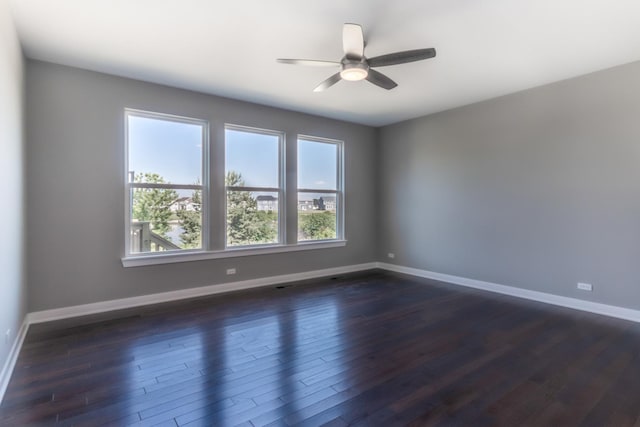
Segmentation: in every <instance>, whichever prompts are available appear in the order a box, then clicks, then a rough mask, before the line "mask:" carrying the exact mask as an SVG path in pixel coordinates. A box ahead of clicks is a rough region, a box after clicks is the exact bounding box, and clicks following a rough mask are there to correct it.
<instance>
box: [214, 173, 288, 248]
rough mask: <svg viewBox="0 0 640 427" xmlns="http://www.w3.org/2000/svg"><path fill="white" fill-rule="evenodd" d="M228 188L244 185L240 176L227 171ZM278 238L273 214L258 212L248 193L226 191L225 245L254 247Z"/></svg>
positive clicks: (275, 215)
mask: <svg viewBox="0 0 640 427" xmlns="http://www.w3.org/2000/svg"><path fill="white" fill-rule="evenodd" d="M225 184H226V185H227V186H228V187H234V186H238V187H242V186H244V185H245V182H244V179H242V175H241V174H239V173H238V172H234V171H229V172H228V173H227V176H226V177H225ZM277 238H278V219H277V214H276V213H275V212H267V211H259V210H258V202H257V201H256V199H254V198H253V197H252V196H251V193H250V192H249V191H233V190H229V191H227V245H229V246H237V245H255V244H260V243H272V242H275V241H276V240H277Z"/></svg>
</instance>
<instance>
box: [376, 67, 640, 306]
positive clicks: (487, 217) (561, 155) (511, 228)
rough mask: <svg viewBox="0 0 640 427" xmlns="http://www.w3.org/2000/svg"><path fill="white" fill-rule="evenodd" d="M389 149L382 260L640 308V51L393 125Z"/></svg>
mask: <svg viewBox="0 0 640 427" xmlns="http://www.w3.org/2000/svg"><path fill="white" fill-rule="evenodd" d="M479 84H481V82H479ZM379 151H380V152H379V159H380V160H379V161H380V163H379V167H380V169H381V177H380V180H379V182H380V184H381V186H382V194H381V204H380V210H381V212H380V228H381V236H380V240H379V254H378V257H379V259H380V260H384V261H387V262H394V263H396V264H400V265H404V266H410V267H415V268H419V269H425V270H430V271H434V272H439V273H446V274H453V275H457V276H462V277H467V278H473V279H478V280H485V281H490V282H494V283H499V284H504V285H510V286H516V287H520V288H525V289H532V290H537V291H543V292H549V293H553V294H557V295H563V296H569V297H576V298H583V299H587V300H593V301H598V302H602V303H607V304H614V305H618V306H623V307H631V308H635V309H640V63H633V64H629V65H626V66H621V67H617V68H614V69H610V70H606V71H602V72H598V73H594V74H591V75H587V76H583V77H580V78H576V79H572V80H567V81H563V82H559V83H555V84H552V85H548V86H544V87H539V88H535V89H531V90H528V91H525V92H520V93H517V94H513V95H509V96H505V97H501V98H498V99H494V100H490V101H486V102H482V103H479V104H475V105H470V106H466V107H462V108H458V109H455V110H451V111H446V112H443V113H439V114H435V115H431V116H428V117H423V118H419V119H415V120H411V121H407V122H403V123H399V124H395V125H391V126H388V127H385V128H382V129H381V131H380V140H379ZM388 252H395V254H396V258H395V260H390V259H387V253H388ZM578 281H583V282H588V283H592V284H593V285H594V291H593V293H588V292H584V291H578V290H576V282H578Z"/></svg>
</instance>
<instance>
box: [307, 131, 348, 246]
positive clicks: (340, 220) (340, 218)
mask: <svg viewBox="0 0 640 427" xmlns="http://www.w3.org/2000/svg"><path fill="white" fill-rule="evenodd" d="M301 139H302V140H305V141H310V142H320V143H324V144H333V145H336V146H337V147H338V150H337V154H336V156H337V158H336V162H337V165H336V166H337V167H336V175H337V176H336V189H335V190H327V189H309V188H298V189H297V191H296V199H297V197H298V195H299V194H300V193H320V194H335V195H336V238H335V239H330V240H298V244H299V245H305V244H309V243H314V242H323V241H330V242H334V241H335V242H341V241H346V240H345V239H346V237H345V236H346V234H345V227H344V215H345V201H344V199H345V197H344V189H345V185H344V141H341V140H339V139H330V138H322V137H318V136H311V135H302V134H298V135H297V138H296V144H298V141H300V140H301ZM296 173H298V171H297V170H296ZM296 203H297V202H296Z"/></svg>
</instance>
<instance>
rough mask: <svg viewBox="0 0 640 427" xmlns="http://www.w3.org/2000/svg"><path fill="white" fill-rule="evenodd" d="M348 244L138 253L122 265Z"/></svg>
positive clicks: (260, 253)
mask: <svg viewBox="0 0 640 427" xmlns="http://www.w3.org/2000/svg"><path fill="white" fill-rule="evenodd" d="M346 245H347V241H346V240H331V241H322V242H303V243H298V244H297V245H278V246H266V247H244V248H237V249H226V250H224V251H198V252H172V253H167V254H153V255H136V256H128V257H124V258H122V266H123V267H141V266H144V265H157V264H172V263H176V262H189V261H202V260H207V259H221V258H236V257H243V256H254V255H269V254H278V253H284V252H297V251H307V250H314V249H328V248H338V247H342V246H346Z"/></svg>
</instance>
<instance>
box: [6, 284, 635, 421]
mask: <svg viewBox="0 0 640 427" xmlns="http://www.w3.org/2000/svg"><path fill="white" fill-rule="evenodd" d="M639 420H640V325H638V324H634V323H631V322H626V321H623V320H619V319H613V318H607V317H603V316H597V315H593V314H590V313H585V312H579V311H574V310H570V309H565V308H561V307H553V306H549V305H544V304H541V303H535V302H531V301H525V300H519V299H515V298H511V297H508V296H504V295H495V294H488V293H485V292H482V291H478V290H471V289H464V288H459V287H456V286H452V285H448V284H444V283H440V282H435V281H429V280H425V279H415V278H411V277H408V276H402V275H392V274H386V273H378V272H371V273H361V274H355V275H347V276H344V277H341V278H338V279H337V280H329V279H326V280H324V279H323V280H316V281H315V283H305V285H304V286H298V284H292V285H290V286H289V285H287V286H285V287H282V288H278V287H275V286H274V287H270V288H263V289H257V290H251V291H245V292H236V293H231V294H226V295H217V296H211V297H204V298H197V299H192V300H186V301H179V302H172V303H166V304H159V305H155V306H149V307H143V308H135V309H128V310H123V311H121V312H117V313H109V314H101V315H95V316H87V317H84V318H79V319H67V320H64V321H59V322H52V323H49V324H40V325H33V326H32V327H31V328H30V330H29V333H28V335H27V337H26V339H25V341H24V345H23V348H22V351H21V353H20V355H19V358H18V361H17V363H16V367H15V371H14V374H13V376H12V378H11V381H10V384H9V387H8V389H7V393H6V395H5V399H4V401H3V402H2V405H0V425H11V426H13V425H26V426H29V425H34V426H36V425H37V426H40V425H61V426H72V425H74V426H76V425H81V426H85V425H86V426H91V425H115V426H120V425H136V426H151V425H167V426H182V425H189V426H199V425H215V426H227V425H239V426H245V427H249V426H251V427H257V426H266V425H270V426H276V425H277V426H294V425H296V426H317V425H329V426H346V425H353V426H395V425H398V426H401V425H416V426H427V425H474V426H476V425H480V426H481V425H500V426H514V425H534V426H537V425H541V426H542V425H563V426H565V425H569V426H571V425H583V426H592V425H594V426H595V425H615V426H616V427H617V426H626V425H634V424H637V423H638V421H639Z"/></svg>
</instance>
